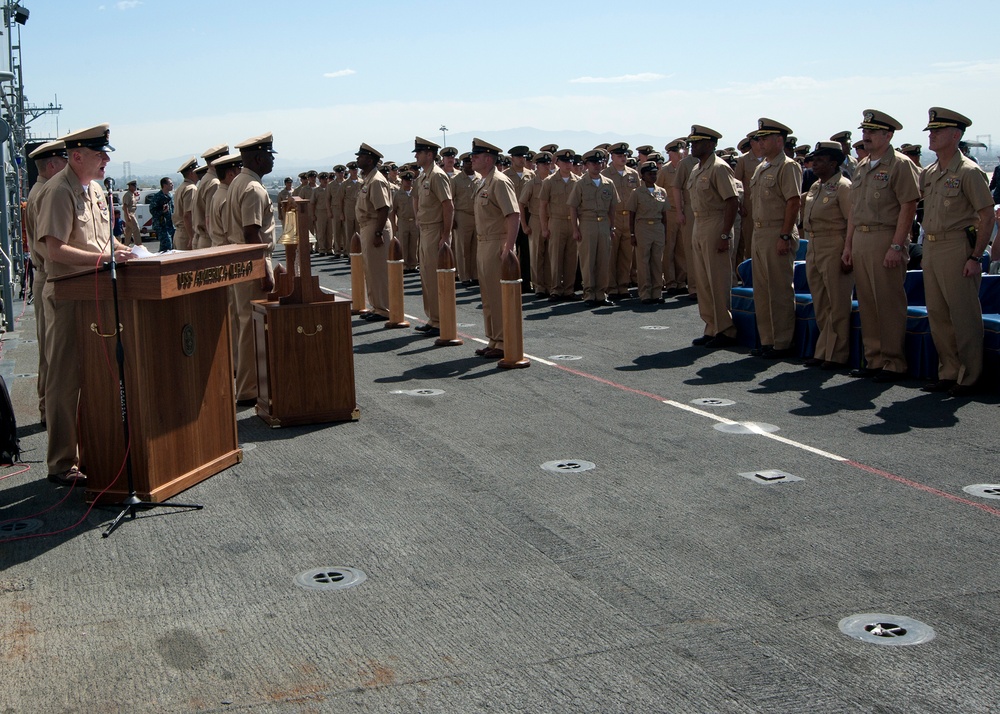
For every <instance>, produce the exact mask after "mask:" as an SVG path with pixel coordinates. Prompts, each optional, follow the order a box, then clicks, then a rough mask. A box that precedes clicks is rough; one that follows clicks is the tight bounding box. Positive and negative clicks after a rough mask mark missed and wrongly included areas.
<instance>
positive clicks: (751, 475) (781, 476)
mask: <svg viewBox="0 0 1000 714" xmlns="http://www.w3.org/2000/svg"><path fill="white" fill-rule="evenodd" d="M740 476H742V477H743V478H746V479H750V480H751V481H754V482H755V483H767V484H771V483H792V482H793V481H801V480H802V477H801V476H795V475H793V474H790V473H788V472H787V471H779V470H778V469H762V470H760V471H744V472H742V473H740Z"/></svg>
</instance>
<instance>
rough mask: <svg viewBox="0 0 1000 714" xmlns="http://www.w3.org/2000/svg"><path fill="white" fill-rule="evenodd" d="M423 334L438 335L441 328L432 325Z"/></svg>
mask: <svg viewBox="0 0 1000 714" xmlns="http://www.w3.org/2000/svg"><path fill="white" fill-rule="evenodd" d="M424 334H425V335H427V336H428V337H440V336H441V330H440V329H438V328H437V327H432V328H431V329H429V330H426V331H425V332H424Z"/></svg>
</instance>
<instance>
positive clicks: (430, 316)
mask: <svg viewBox="0 0 1000 714" xmlns="http://www.w3.org/2000/svg"><path fill="white" fill-rule="evenodd" d="M419 239H420V289H421V292H422V293H423V298H424V314H425V315H427V324H429V325H430V326H431V327H440V326H441V308H440V307H439V305H438V276H437V268H438V246H439V243H440V241H441V224H440V223H422V224H421V225H420V236H419Z"/></svg>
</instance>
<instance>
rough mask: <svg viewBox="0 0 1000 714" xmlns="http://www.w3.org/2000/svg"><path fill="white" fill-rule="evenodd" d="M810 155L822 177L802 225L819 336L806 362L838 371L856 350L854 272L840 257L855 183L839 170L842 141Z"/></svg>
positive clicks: (812, 192)
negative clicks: (853, 346) (853, 348)
mask: <svg viewBox="0 0 1000 714" xmlns="http://www.w3.org/2000/svg"><path fill="white" fill-rule="evenodd" d="M808 158H809V159H811V160H812V162H813V164H812V169H813V172H815V174H816V177H817V178H818V179H819V180H818V181H816V182H815V183H814V184H813V185H812V186H810V187H809V192H808V193H807V194H806V197H805V203H804V204H803V208H802V226H803V228H805V230H806V231H807V232H808V233H809V249H808V252H807V253H806V276H807V278H808V279H809V289H810V291H811V292H812V299H813V308H814V310H815V311H816V325H817V326H818V327H819V339H818V340H817V341H816V351H815V352H814V354H813V356H812V357H811V358H809V359H807V360H806V365H808V366H810V367H822V368H823V369H837V368H839V367H844V366H845V365H846V364H847V360H848V357H849V356H850V348H851V346H850V336H851V292H852V291H853V290H854V276H853V275H852V274H851V269H850V268H848V267H847V266H846V265H844V263H843V261H842V260H841V258H842V257H843V254H844V238H845V236H846V235H847V221H848V218H849V217H850V215H851V199H850V194H851V182H850V181H848V180H847V178H846V177H845V176H844V174H843V173H842V172H841V170H840V165H841V164H842V163H843V162H844V150H843V149H842V148H841V147H840V144H838V143H837V142H835V141H821V142H819V143H817V144H816V149H815V151H813V152H812V153H811V154H809V156H808Z"/></svg>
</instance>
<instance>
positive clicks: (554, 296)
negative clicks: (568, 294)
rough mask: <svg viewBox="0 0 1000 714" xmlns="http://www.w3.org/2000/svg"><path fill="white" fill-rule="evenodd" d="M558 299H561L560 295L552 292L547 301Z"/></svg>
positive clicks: (557, 300) (556, 300)
mask: <svg viewBox="0 0 1000 714" xmlns="http://www.w3.org/2000/svg"><path fill="white" fill-rule="evenodd" d="M560 300H562V297H561V296H559V295H556V294H555V293H552V294H551V295H549V302H559V301H560Z"/></svg>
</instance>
